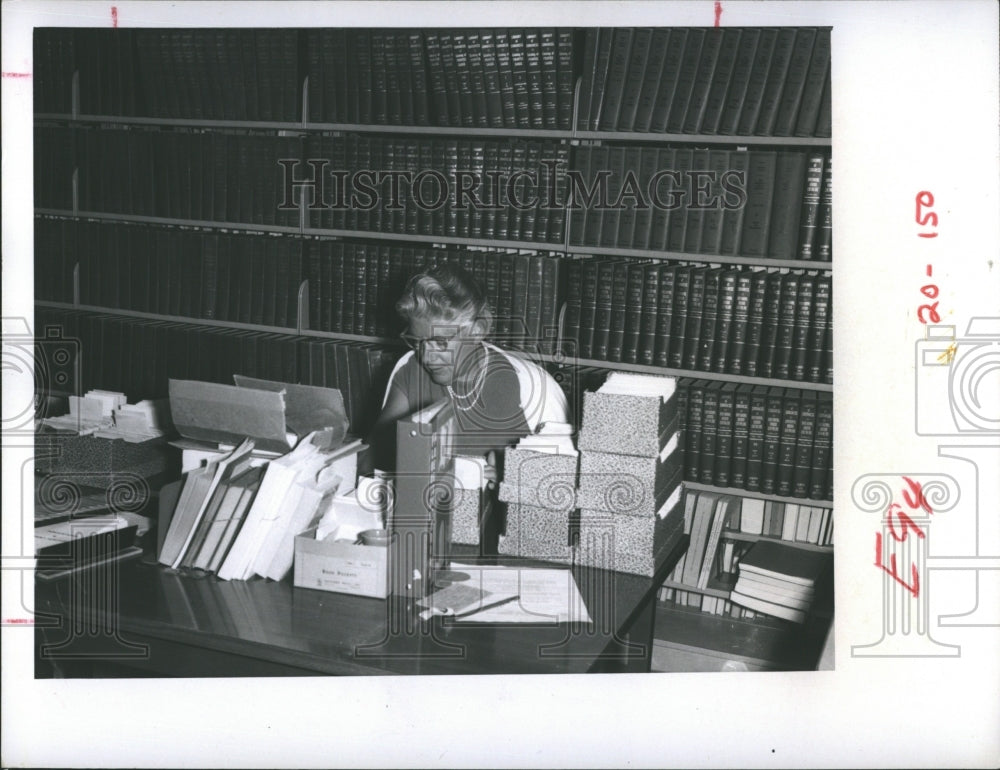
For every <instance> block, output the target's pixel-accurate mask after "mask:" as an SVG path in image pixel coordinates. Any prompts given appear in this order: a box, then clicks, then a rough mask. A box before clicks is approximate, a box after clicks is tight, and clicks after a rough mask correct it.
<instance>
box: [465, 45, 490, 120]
mask: <svg viewBox="0 0 1000 770" xmlns="http://www.w3.org/2000/svg"><path fill="white" fill-rule="evenodd" d="M465 42H466V50H467V52H468V57H469V78H470V83H471V86H472V115H473V124H474V125H475V126H476V127H478V128H487V127H488V126H489V125H490V119H489V107H488V104H487V101H488V99H487V92H486V73H485V71H484V70H483V47H482V41H481V39H480V37H479V31H478V30H469V32H468V34H467V35H466V38H465Z"/></svg>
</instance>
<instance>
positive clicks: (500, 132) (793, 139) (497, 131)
mask: <svg viewBox="0 0 1000 770" xmlns="http://www.w3.org/2000/svg"><path fill="white" fill-rule="evenodd" d="M34 118H35V120H36V121H60V122H67V123H111V124H119V125H123V126H176V127H179V128H185V127H190V128H247V129H259V130H274V131H300V132H307V133H316V132H332V131H338V132H343V133H355V134H407V135H416V136H459V137H461V136H500V137H526V138H540V139H559V140H573V139H577V140H579V139H582V140H602V141H624V142H659V143H662V144H666V143H674V144H681V143H684V144H699V145H704V144H722V145H739V146H744V145H745V146H751V145H754V146H769V145H771V146H783V147H830V146H831V144H832V140H831V138H830V137H818V136H817V137H813V136H737V135H723V134H668V133H653V132H639V131H581V130H566V129H542V128H506V127H491V126H488V127H478V126H477V127H466V126H399V125H383V124H377V123H314V122H310V121H308V120H301V121H274V120H225V119H214V120H213V119H206V118H153V117H146V116H139V115H73V114H71V113H59V112H39V113H36V114H35V116H34Z"/></svg>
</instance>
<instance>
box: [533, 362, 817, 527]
mask: <svg viewBox="0 0 1000 770" xmlns="http://www.w3.org/2000/svg"><path fill="white" fill-rule="evenodd" d="M538 358H539V360H541V361H551V362H554V363H557V364H565V365H567V366H592V367H595V368H598V369H614V370H616V371H623V372H642V373H644V374H666V375H670V376H671V377H687V378H690V379H693V380H722V381H723V382H739V383H744V384H746V385H769V386H776V387H784V388H794V389H796V390H818V391H827V392H831V393H832V392H833V386H832V385H827V384H826V383H823V382H800V381H798V380H776V379H773V378H768V377H747V376H744V375H740V374H724V373H722V372H698V371H692V370H690V369H672V368H670V367H666V366H646V365H645V364H623V363H620V362H618V361H598V360H596V359H592V358H574V357H573V356H567V355H558V356H553V355H540V356H538ZM688 486H691V487H692V488H694V482H691V484H688ZM700 488H704V489H705V490H706V491H712V492H732V493H733V494H742V495H743V496H744V497H764V498H765V499H769V500H770V499H776V500H787V501H788V502H795V503H806V504H807V505H808V504H809V503H808V501H806V500H803V499H801V498H797V497H796V498H792V497H788V498H779V497H775V496H774V495H759V494H757V493H754V492H745V491H744V490H742V489H729V488H723V487H710V486H707V485H702V486H701V487H700ZM813 505H826V507H828V508H829V507H831V504H830V503H819V502H814V503H813Z"/></svg>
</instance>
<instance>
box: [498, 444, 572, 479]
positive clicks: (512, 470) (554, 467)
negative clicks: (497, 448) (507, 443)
mask: <svg viewBox="0 0 1000 770" xmlns="http://www.w3.org/2000/svg"><path fill="white" fill-rule="evenodd" d="M578 460H579V456H578V455H555V454H548V453H546V452H535V451H532V450H530V449H518V448H517V447H510V448H508V449H505V450H504V462H503V480H504V481H506V482H508V483H510V484H513V485H514V486H517V487H520V488H521V489H527V488H532V487H534V488H539V487H543V486H551V485H552V484H560V485H568V486H570V487H573V486H576V468H577V464H578Z"/></svg>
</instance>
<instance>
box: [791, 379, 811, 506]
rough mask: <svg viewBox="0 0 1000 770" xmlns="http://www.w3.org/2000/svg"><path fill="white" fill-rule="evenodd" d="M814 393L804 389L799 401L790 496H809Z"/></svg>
mask: <svg viewBox="0 0 1000 770" xmlns="http://www.w3.org/2000/svg"><path fill="white" fill-rule="evenodd" d="M816 407H817V400H816V393H815V391H805V392H803V393H802V399H801V401H800V402H799V424H798V436H797V437H796V439H795V463H794V467H793V469H792V496H793V497H808V496H809V477H810V473H811V471H812V455H813V440H814V435H815V432H816Z"/></svg>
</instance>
